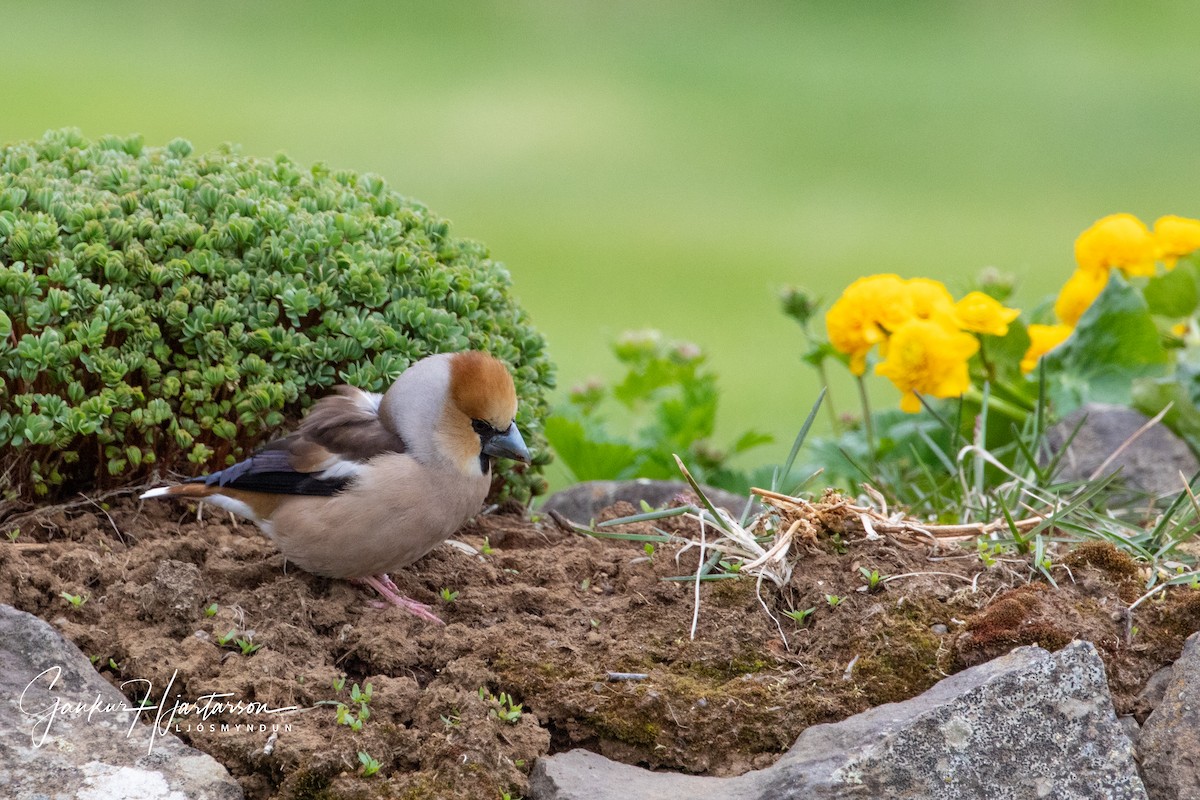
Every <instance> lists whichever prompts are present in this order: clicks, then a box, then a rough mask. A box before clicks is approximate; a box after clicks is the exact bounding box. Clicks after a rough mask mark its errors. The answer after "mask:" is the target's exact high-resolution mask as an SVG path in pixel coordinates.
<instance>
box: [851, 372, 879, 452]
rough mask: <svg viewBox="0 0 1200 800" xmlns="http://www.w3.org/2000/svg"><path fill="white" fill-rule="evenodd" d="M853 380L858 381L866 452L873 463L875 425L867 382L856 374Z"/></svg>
mask: <svg viewBox="0 0 1200 800" xmlns="http://www.w3.org/2000/svg"><path fill="white" fill-rule="evenodd" d="M854 380H856V381H857V382H858V399H859V402H861V403H862V410H863V431H864V432H865V433H866V435H867V453H868V454H869V455H870V456H871V463H872V464H874V463H875V425H874V423H873V422H871V403H870V401H869V400H868V399H867V382H866V381H864V380H863V377H862V375H856V376H855V378H854Z"/></svg>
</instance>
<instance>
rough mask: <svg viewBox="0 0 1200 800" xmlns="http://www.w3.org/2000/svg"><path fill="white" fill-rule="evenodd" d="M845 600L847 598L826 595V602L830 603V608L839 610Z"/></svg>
mask: <svg viewBox="0 0 1200 800" xmlns="http://www.w3.org/2000/svg"><path fill="white" fill-rule="evenodd" d="M845 599H846V598H844V597H838V596H837V595H836V594H827V595H825V602H826V603H829V607H830V608H837V607H838V606H840V605H841V604H842V601H843V600H845Z"/></svg>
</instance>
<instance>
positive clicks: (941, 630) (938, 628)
mask: <svg viewBox="0 0 1200 800" xmlns="http://www.w3.org/2000/svg"><path fill="white" fill-rule="evenodd" d="M929 630H931V631H933V632H934V633H936V634H937V635H938V636H945V635H946V634H947V633H949V632H950V629H949V628H947V627H946V626H945V625H943V624H942V623H940V622H939V623H937V624H936V625H930V626H929Z"/></svg>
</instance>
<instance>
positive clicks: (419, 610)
mask: <svg viewBox="0 0 1200 800" xmlns="http://www.w3.org/2000/svg"><path fill="white" fill-rule="evenodd" d="M353 582H354V583H361V584H365V585H366V586H370V587H371V588H372V589H374V590H375V591H377V592H379V595H380V596H381V597H382V598H383V599H384V600H387V601H388V602H389V603H391V604H392V605H394V606H396V607H397V608H402V609H404V610H405V611H407V612H408V613H410V614H412V615H413V616H414V617H420V618H421V619H424V620H428V621H430V622H433V623H436V624H438V625H445V624H446V623H445V622H443V621H442V620H441V619H439V618H438V616H437V615H436V614H434V613H433V610H432V609H430V607H429V606H427V605H425V604H424V603H418V602H417V601H416V600H412V599H410V598H407V597H405V596H404V595H402V594H400V589H399V587H397V586H396V584H395V583H393V582H392V579H391V578H389V577H388V576H387V575H385V574H384V573H382V572H381V573H380V574H378V575H368V576H367V577H365V578H354V579H353Z"/></svg>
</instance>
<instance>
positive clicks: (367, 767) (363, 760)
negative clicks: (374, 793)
mask: <svg viewBox="0 0 1200 800" xmlns="http://www.w3.org/2000/svg"><path fill="white" fill-rule="evenodd" d="M358 761H359V763H360V764H362V776H363V777H364V778H369V777H371V776H372V775H374V774H375V773H376V772H379V762H378V761H376V760H375V759H373V758H371V757H370V756H369V755H367V753H366V751H365V750H359V751H358Z"/></svg>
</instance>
